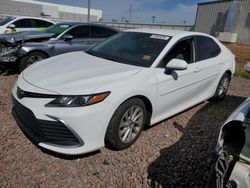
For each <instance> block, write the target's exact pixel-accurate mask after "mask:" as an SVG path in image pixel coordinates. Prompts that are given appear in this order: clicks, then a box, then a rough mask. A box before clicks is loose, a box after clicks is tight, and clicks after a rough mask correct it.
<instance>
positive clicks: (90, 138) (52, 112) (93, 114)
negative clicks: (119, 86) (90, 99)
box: [12, 76, 115, 155]
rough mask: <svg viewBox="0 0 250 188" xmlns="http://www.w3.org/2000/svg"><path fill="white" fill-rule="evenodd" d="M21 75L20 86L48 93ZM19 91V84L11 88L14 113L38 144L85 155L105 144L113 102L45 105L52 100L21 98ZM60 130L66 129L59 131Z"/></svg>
mask: <svg viewBox="0 0 250 188" xmlns="http://www.w3.org/2000/svg"><path fill="white" fill-rule="evenodd" d="M20 77H21V76H20ZM20 77H19V80H18V82H17V85H18V87H20V88H22V89H23V90H26V91H34V90H38V91H40V93H42V92H41V91H43V93H46V92H47V93H48V91H46V90H42V89H40V88H37V87H35V86H32V85H30V84H29V83H27V82H26V81H25V80H23V79H22V78H20ZM28 87H29V90H28ZM33 89H34V90H33ZM16 90H17V86H15V87H14V88H13V90H12V95H13V103H14V107H13V115H14V117H15V119H16V121H17V123H18V124H19V126H20V128H21V129H22V130H23V132H24V133H25V134H26V136H27V137H28V138H30V139H31V140H32V141H33V142H34V143H35V144H38V145H39V146H41V147H43V148H45V149H48V150H52V151H54V152H58V153H62V154H67V155H78V154H84V153H88V152H92V151H95V150H98V149H100V148H102V147H103V146H104V138H105V133H106V129H107V126H108V123H109V121H110V118H111V116H112V114H113V112H114V110H115V109H113V105H111V104H109V103H107V102H105V101H103V102H101V103H99V104H95V105H91V106H85V107H71V108H70V107H66V108H65V107H45V106H44V105H45V104H47V103H48V102H50V101H51V100H53V99H46V98H28V97H27V98H22V99H19V98H18V97H17V95H16ZM48 94H51V93H48ZM54 94H55V93H54ZM16 106H19V107H16ZM20 111H21V112H20ZM23 113H24V114H23ZM34 127H35V128H34ZM59 129H60V130H61V129H63V131H62V132H61V131H59V132H58V130H59ZM53 131H54V132H56V137H55V134H54V133H52V132H53ZM63 134H65V137H64V136H63ZM48 135H49V136H50V137H49V136H48ZM64 138H65V139H64ZM55 140H56V141H55Z"/></svg>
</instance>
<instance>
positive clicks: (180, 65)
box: [166, 59, 188, 70]
mask: <svg viewBox="0 0 250 188" xmlns="http://www.w3.org/2000/svg"><path fill="white" fill-rule="evenodd" d="M187 67H188V64H187V62H186V61H184V60H182V59H172V60H171V61H169V62H168V64H167V65H166V69H170V70H186V69H187Z"/></svg>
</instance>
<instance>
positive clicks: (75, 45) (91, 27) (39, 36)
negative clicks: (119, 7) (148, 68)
mask: <svg viewBox="0 0 250 188" xmlns="http://www.w3.org/2000/svg"><path fill="white" fill-rule="evenodd" d="M118 32H120V31H119V30H117V29H115V28H112V27H108V26H105V25H100V24H88V23H75V22H66V23H58V24H55V25H53V26H51V27H49V28H47V29H46V30H45V31H44V32H39V31H26V32H17V33H10V34H3V35H0V62H2V63H1V64H2V65H4V66H5V67H9V66H11V67H13V65H14V66H16V67H18V68H19V70H20V71H22V70H24V69H25V68H26V67H28V66H29V65H31V64H33V63H35V62H37V61H41V60H43V59H46V58H48V57H51V56H56V55H59V54H63V53H67V52H73V51H84V50H86V49H88V48H90V47H92V46H94V45H96V44H97V43H99V42H101V41H103V40H105V39H106V38H108V37H110V36H112V35H114V34H116V33H118Z"/></svg>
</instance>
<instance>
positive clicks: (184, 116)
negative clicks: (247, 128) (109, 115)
mask: <svg viewBox="0 0 250 188" xmlns="http://www.w3.org/2000/svg"><path fill="white" fill-rule="evenodd" d="M16 79H17V76H15V75H12V76H0V86H1V89H0V135H1V136H0V187H32V188H34V187H46V188H47V187H53V188H54V187H155V186H159V185H162V186H164V187H204V185H205V184H206V182H207V179H208V176H209V169H210V167H211V164H212V163H213V161H214V158H213V157H212V156H213V155H212V153H213V151H214V147H215V143H216V139H217V136H218V132H219V128H220V126H221V125H222V124H223V122H224V121H225V120H226V118H227V117H228V116H229V115H230V113H231V112H232V111H233V110H234V109H235V108H236V107H237V106H238V105H239V104H240V103H242V102H243V101H244V100H245V99H246V97H247V96H250V81H249V80H247V79H243V78H238V77H234V78H233V79H232V82H231V86H230V90H229V93H228V95H227V96H226V98H225V100H223V101H222V102H219V103H216V104H215V103H209V102H204V103H202V104H200V105H198V106H196V107H194V108H192V109H190V110H187V111H185V112H183V113H181V114H179V115H177V116H175V117H173V118H170V119H168V120H166V121H164V122H162V123H160V124H158V125H155V126H153V127H151V128H149V129H147V130H145V131H144V132H143V133H142V135H141V136H140V138H139V140H138V141H137V142H136V143H135V144H134V145H133V146H132V147H130V148H128V149H126V150H123V151H111V150H109V149H106V148H103V149H101V150H100V151H98V152H95V153H91V154H88V155H82V156H77V157H66V156H61V155H57V154H53V153H50V152H48V151H42V150H40V149H39V148H37V147H36V146H34V145H33V144H32V143H31V142H30V141H29V140H28V139H27V138H26V137H25V136H24V134H23V133H22V132H21V131H20V129H19V128H18V127H17V125H16V123H15V121H14V119H13V118H12V116H11V114H10V110H11V102H10V91H11V88H12V87H13V85H14V83H15V81H16Z"/></svg>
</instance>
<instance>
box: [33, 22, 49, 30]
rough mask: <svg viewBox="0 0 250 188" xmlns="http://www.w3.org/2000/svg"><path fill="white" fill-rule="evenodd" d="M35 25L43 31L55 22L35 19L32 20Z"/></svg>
mask: <svg viewBox="0 0 250 188" xmlns="http://www.w3.org/2000/svg"><path fill="white" fill-rule="evenodd" d="M32 25H33V27H34V28H35V29H36V30H38V31H43V30H45V29H46V28H48V27H50V26H52V25H53V24H52V23H50V22H47V21H45V20H39V19H33V20H32Z"/></svg>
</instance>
